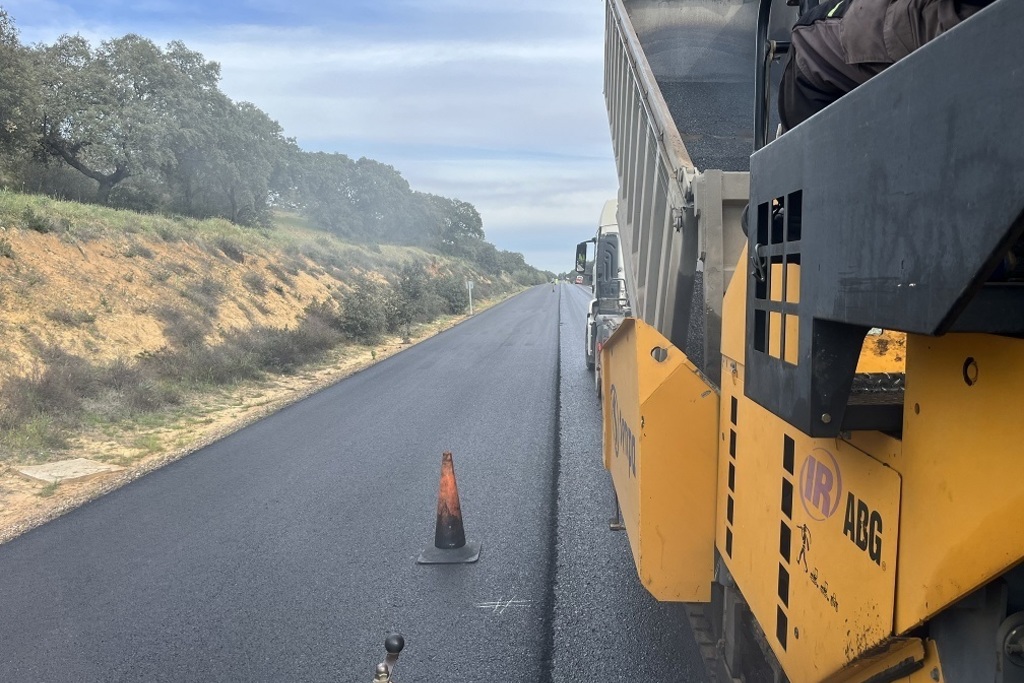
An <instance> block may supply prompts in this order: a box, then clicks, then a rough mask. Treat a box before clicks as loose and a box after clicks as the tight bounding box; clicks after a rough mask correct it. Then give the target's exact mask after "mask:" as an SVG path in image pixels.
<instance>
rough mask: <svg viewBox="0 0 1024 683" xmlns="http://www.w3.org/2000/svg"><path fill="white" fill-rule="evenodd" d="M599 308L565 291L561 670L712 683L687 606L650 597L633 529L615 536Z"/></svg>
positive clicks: (593, 677) (576, 676)
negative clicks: (591, 358)
mask: <svg viewBox="0 0 1024 683" xmlns="http://www.w3.org/2000/svg"><path fill="white" fill-rule="evenodd" d="M589 303H590V291H589V290H587V289H585V288H583V287H577V286H571V287H565V289H564V291H563V296H562V313H561V348H562V353H561V391H560V397H561V399H560V400H561V415H562V419H561V430H560V431H561V434H560V448H559V450H560V458H559V471H558V532H557V533H558V536H557V545H556V550H557V570H556V583H555V585H556V589H555V601H554V614H553V617H552V618H553V628H552V633H553V637H554V648H553V651H554V655H555V656H554V670H555V671H556V672H557V674H558V675H564V676H566V677H567V680H573V681H601V682H602V683H605V682H609V683H610V682H612V681H628V682H629V683H633V682H634V681H658V683H675V682H678V683H696V682H699V681H704V680H705V673H704V664H703V662H702V661H701V659H700V653H699V651H698V650H697V645H696V643H695V641H694V639H693V634H692V632H691V631H690V627H689V624H688V622H687V618H686V614H685V612H684V610H683V606H682V605H678V604H667V603H666V604H662V603H658V602H657V601H655V600H654V598H652V597H651V595H650V594H649V593H648V592H647V591H646V590H644V588H643V586H642V585H641V584H640V580H639V579H638V578H637V575H636V568H635V567H634V565H633V556H632V555H631V554H630V550H629V540H628V539H627V538H626V534H625V532H611V531H609V530H608V519H609V518H610V517H611V516H612V514H613V512H614V498H613V495H614V494H613V489H612V484H611V478H610V477H609V475H608V472H607V471H606V470H605V469H604V466H603V465H602V464H601V443H600V428H601V409H600V405H599V403H598V400H597V394H596V393H595V391H594V376H593V373H591V372H588V371H587V369H586V365H585V364H584V360H583V343H584V326H585V324H586V317H587V306H588V305H589ZM554 680H561V679H559V678H558V676H557V675H556V676H555V679H554Z"/></svg>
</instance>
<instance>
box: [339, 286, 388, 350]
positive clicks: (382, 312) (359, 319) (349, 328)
mask: <svg viewBox="0 0 1024 683" xmlns="http://www.w3.org/2000/svg"><path fill="white" fill-rule="evenodd" d="M389 299H390V297H389V292H388V290H387V288H386V287H385V286H384V285H382V284H381V283H379V282H377V281H376V280H371V279H370V278H368V277H365V276H359V277H357V278H356V279H355V280H354V281H353V283H352V292H351V293H350V294H348V296H346V297H345V298H344V300H343V302H342V313H341V329H342V331H343V332H344V333H345V335H346V336H347V337H349V338H350V339H353V340H355V341H358V342H360V343H363V344H376V343H378V342H379V341H380V338H381V336H382V335H383V334H384V332H385V331H386V330H387V329H388V317H389V316H388V309H389V303H390V302H389Z"/></svg>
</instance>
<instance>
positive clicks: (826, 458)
mask: <svg viewBox="0 0 1024 683" xmlns="http://www.w3.org/2000/svg"><path fill="white" fill-rule="evenodd" d="M842 497H843V475H842V473H841V472H840V471H839V463H838V462H836V459H835V456H833V455H832V454H831V453H829V452H828V451H826V450H825V449H824V448H815V449H814V450H813V451H811V452H810V453H809V454H808V455H807V457H806V458H805V459H804V464H803V465H802V466H801V467H800V500H801V501H802V502H803V504H804V510H806V511H807V514H808V515H810V516H811V519H814V520H817V521H819V522H823V521H825V520H826V519H828V518H829V517H831V516H832V515H834V514H835V512H836V510H838V509H839V501H840V500H841V499H842Z"/></svg>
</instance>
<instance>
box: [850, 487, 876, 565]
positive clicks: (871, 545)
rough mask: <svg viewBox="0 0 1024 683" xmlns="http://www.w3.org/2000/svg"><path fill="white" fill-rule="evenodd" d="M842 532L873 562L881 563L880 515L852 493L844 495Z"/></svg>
mask: <svg viewBox="0 0 1024 683" xmlns="http://www.w3.org/2000/svg"><path fill="white" fill-rule="evenodd" d="M843 533H844V534H845V535H846V536H847V537H848V538H849V539H850V540H851V541H853V543H854V545H856V546H857V547H858V548H860V549H861V550H863V551H865V552H866V553H867V554H868V557H870V558H871V560H872V561H873V562H874V563H875V564H877V565H881V564H882V515H881V514H879V512H878V511H877V510H872V509H871V508H869V507H868V504H867V503H865V502H864V501H863V500H861V499H859V498H857V497H856V496H854V495H853V493H850V494H848V495H847V496H846V520H845V521H844V523H843Z"/></svg>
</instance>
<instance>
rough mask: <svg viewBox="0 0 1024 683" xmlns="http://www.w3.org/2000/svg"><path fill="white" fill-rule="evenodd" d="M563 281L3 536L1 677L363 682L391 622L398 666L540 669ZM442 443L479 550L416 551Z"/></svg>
mask: <svg viewBox="0 0 1024 683" xmlns="http://www.w3.org/2000/svg"><path fill="white" fill-rule="evenodd" d="M559 296H560V294H559V293H558V292H553V291H552V288H551V287H550V286H545V287H536V288H534V289H532V290H529V291H527V292H526V293H524V294H522V295H520V296H517V297H515V298H514V299H512V300H510V301H508V302H505V303H504V304H502V305H500V306H497V307H495V308H493V309H491V310H489V311H485V312H484V313H482V314H480V315H478V316H477V317H475V318H473V319H471V320H469V321H467V322H466V323H464V324H462V325H460V326H458V327H456V328H454V329H453V330H451V331H449V332H447V333H445V334H443V335H440V336H438V337H435V338H434V339H431V340H429V341H426V342H424V343H422V344H420V345H417V346H415V347H413V348H410V349H408V350H407V351H405V352H403V353H401V354H399V355H397V356H395V357H392V358H390V359H388V360H386V361H384V362H382V363H379V364H378V365H376V366H375V367H373V368H371V369H369V370H366V371H364V372H362V373H360V374H358V375H356V376H353V377H351V378H349V379H348V380H346V381H344V382H341V383H339V384H337V385H335V386H334V387H332V388H330V389H328V390H326V391H323V392H321V393H319V394H317V395H315V396H313V397H310V398H309V399H306V400H304V401H302V402H300V403H297V404H295V405H293V406H291V407H290V408H287V409H285V410H283V411H281V412H280V413H277V414H276V415H274V416H272V417H270V418H267V419H265V420H263V421H261V422H259V423H257V424H255V425H253V426H251V427H249V428H247V429H245V430H243V431H241V432H239V433H237V434H235V435H233V436H231V437H228V438H226V439H224V440H223V441H221V442H219V443H217V444H214V445H212V446H210V447H209V448H206V449H203V450H202V451H199V452H197V453H195V454H193V455H192V456H189V457H188V458H185V459H183V460H181V461H179V462H177V463H174V464H172V465H170V466H168V467H166V468H164V469H162V470H160V471H158V472H156V473H154V474H151V475H149V476H147V477H145V478H143V479H141V480H139V481H137V482H135V483H133V484H131V485H129V486H127V487H125V488H122V489H120V490H118V491H116V492H114V493H113V494H111V495H108V496H106V497H104V498H102V499H100V500H97V501H95V502H93V503H91V504H89V505H86V506H85V507H83V508H80V509H78V510H76V511H74V512H72V513H70V514H68V515H66V516H65V517H63V518H61V519H59V520H56V521H55V522H53V523H51V524H48V525H46V526H44V527H41V528H39V529H37V530H35V531H33V532H30V533H28V534H26V535H25V536H23V537H21V538H19V539H17V540H15V541H13V542H11V543H8V544H6V545H4V546H0V610H2V615H3V618H2V619H0V680H3V681H18V682H21V681H99V680H132V681H138V680H146V681H161V680H166V681H198V680H202V681H228V680H253V681H285V680H303V681H307V680H308V681H360V680H367V681H368V680H370V678H371V677H372V670H373V664H374V663H375V662H376V661H379V659H380V657H381V655H382V654H383V648H382V642H383V635H384V633H385V632H386V631H387V630H389V629H400V630H402V631H403V632H404V633H405V635H406V637H407V639H408V643H409V646H408V647H407V650H406V652H405V653H404V654H403V656H402V659H401V661H400V663H399V669H398V673H399V674H400V675H399V679H400V680H404V681H410V682H411V683H414V682H419V683H425V682H427V681H485V680H486V681H523V682H524V683H536V682H537V681H541V680H545V679H546V678H547V675H548V674H547V670H546V666H547V663H548V660H549V644H550V638H549V630H548V626H549V622H548V620H547V616H548V614H549V604H550V599H551V595H550V585H551V582H550V580H549V572H550V569H551V568H550V566H549V558H550V557H551V553H550V552H549V551H550V545H551V539H552V536H551V534H552V532H553V527H554V516H553V513H552V509H551V503H552V500H553V490H552V485H553V478H552V473H553V465H554V463H555V455H556V452H555V449H556V444H557V435H556V432H555V425H556V415H557V390H558V386H557V378H558V373H557V369H558V299H559ZM444 450H451V451H453V452H454V453H455V469H456V473H457V475H458V483H459V488H460V492H461V494H462V509H463V512H464V515H465V519H466V526H467V535H468V536H469V538H470V539H473V540H480V541H482V542H483V554H482V557H481V561H480V562H479V563H477V564H475V565H463V566H432V567H426V566H418V565H416V564H415V563H414V560H415V557H416V556H417V554H418V553H419V551H420V549H421V548H422V547H423V546H424V545H426V544H429V543H432V541H433V531H434V508H435V505H436V500H437V482H438V476H439V468H440V455H441V452H442V451H444ZM480 605H484V606H480ZM496 605H497V607H496ZM506 605H507V606H506ZM503 606H504V607H503Z"/></svg>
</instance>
